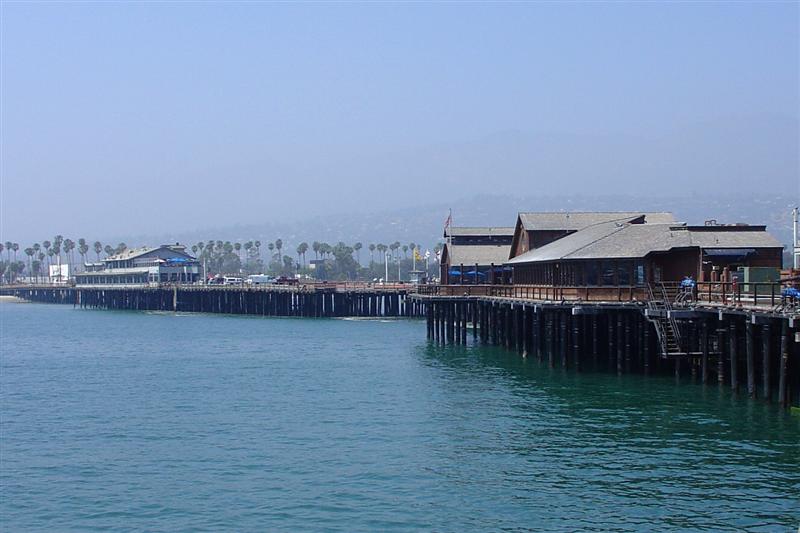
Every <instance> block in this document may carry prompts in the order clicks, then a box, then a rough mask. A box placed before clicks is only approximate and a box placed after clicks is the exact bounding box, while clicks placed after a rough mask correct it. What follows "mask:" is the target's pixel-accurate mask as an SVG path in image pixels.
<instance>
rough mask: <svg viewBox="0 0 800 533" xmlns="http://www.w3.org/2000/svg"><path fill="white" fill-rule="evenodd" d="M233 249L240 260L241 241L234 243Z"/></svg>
mask: <svg viewBox="0 0 800 533" xmlns="http://www.w3.org/2000/svg"><path fill="white" fill-rule="evenodd" d="M233 249H234V250H236V255H237V256H238V257H239V261H241V260H242V254H241V253H240V252H241V251H242V243H240V242H237V243H234V245H233Z"/></svg>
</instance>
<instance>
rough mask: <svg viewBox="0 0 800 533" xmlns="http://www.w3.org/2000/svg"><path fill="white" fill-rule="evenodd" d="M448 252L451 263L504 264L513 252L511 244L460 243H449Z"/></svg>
mask: <svg viewBox="0 0 800 533" xmlns="http://www.w3.org/2000/svg"><path fill="white" fill-rule="evenodd" d="M445 246H446V247H447V254H448V257H449V260H450V264H451V265H465V266H466V265H474V264H475V263H477V264H479V265H491V264H492V263H494V264H495V265H502V264H503V263H505V262H506V261H508V255H509V253H510V252H511V245H509V244H501V245H494V244H489V245H486V244H483V245H458V244H447V245H445Z"/></svg>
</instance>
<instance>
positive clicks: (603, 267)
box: [508, 215, 783, 287]
mask: <svg viewBox="0 0 800 533" xmlns="http://www.w3.org/2000/svg"><path fill="white" fill-rule="evenodd" d="M646 218H647V217H644V218H643V217H642V216H641V215H634V216H632V217H631V218H628V219H627V220H625V219H617V220H612V221H608V222H601V223H596V224H592V225H589V226H587V227H584V228H583V229H580V230H578V231H575V232H574V233H571V234H569V235H567V236H564V237H562V238H560V239H558V240H555V241H552V242H550V243H549V244H545V245H543V246H541V247H536V248H534V249H532V250H530V251H527V252H524V253H522V254H519V255H517V256H515V257H513V258H512V259H510V260H509V262H508V265H509V266H511V268H512V270H513V282H514V284H534V285H548V286H561V287H568V286H573V287H580V286H642V285H645V284H647V283H651V282H659V281H679V280H681V279H683V278H684V277H687V276H689V277H692V278H694V279H696V280H711V279H712V278H713V277H715V276H716V275H719V273H722V272H729V271H731V270H735V269H737V268H738V267H770V268H775V269H780V268H781V267H782V261H783V246H782V245H781V244H780V243H779V242H778V241H777V240H776V239H775V238H774V237H772V236H771V235H770V234H769V233H767V232H766V227H765V226H750V225H738V224H737V225H709V226H689V225H686V224H676V223H647V222H646Z"/></svg>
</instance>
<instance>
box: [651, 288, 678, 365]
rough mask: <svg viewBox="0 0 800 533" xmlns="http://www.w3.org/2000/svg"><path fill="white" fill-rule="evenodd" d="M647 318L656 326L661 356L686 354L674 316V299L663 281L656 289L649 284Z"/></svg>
mask: <svg viewBox="0 0 800 533" xmlns="http://www.w3.org/2000/svg"><path fill="white" fill-rule="evenodd" d="M647 292H648V297H649V298H648V300H647V309H648V311H649V312H648V313H647V320H649V321H650V322H652V323H653V325H654V326H655V328H656V335H657V336H658V342H659V344H660V345H661V357H669V356H677V355H686V352H685V350H684V349H683V345H682V343H681V330H680V328H679V327H678V323H677V321H676V320H675V319H674V318H672V316H671V313H670V311H672V303H671V302H672V299H671V298H670V295H669V293H668V292H667V289H666V287H664V284H663V283H659V284H658V286H657V287H656V289H654V288H653V286H652V285H649V284H648V285H647Z"/></svg>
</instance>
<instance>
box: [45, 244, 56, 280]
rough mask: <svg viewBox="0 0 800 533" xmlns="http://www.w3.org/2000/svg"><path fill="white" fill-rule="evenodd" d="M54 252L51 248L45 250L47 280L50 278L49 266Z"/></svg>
mask: <svg viewBox="0 0 800 533" xmlns="http://www.w3.org/2000/svg"><path fill="white" fill-rule="evenodd" d="M55 255H56V252H55V250H54V249H53V248H50V249H48V250H47V280H48V281H49V280H50V267H51V266H53V256H55Z"/></svg>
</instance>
